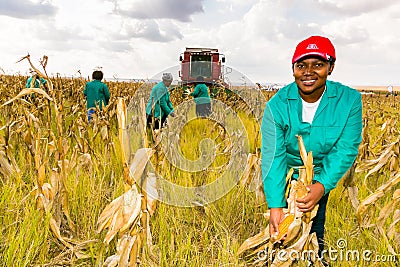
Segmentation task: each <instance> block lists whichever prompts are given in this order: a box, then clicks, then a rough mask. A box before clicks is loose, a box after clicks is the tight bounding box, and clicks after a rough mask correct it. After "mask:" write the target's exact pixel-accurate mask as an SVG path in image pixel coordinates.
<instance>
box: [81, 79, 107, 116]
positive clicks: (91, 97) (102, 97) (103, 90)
mask: <svg viewBox="0 0 400 267" xmlns="http://www.w3.org/2000/svg"><path fill="white" fill-rule="evenodd" d="M83 94H84V95H85V96H86V108H87V109H90V108H94V107H96V105H98V106H99V108H100V109H102V108H103V106H104V105H107V104H108V101H109V100H110V91H109V90H108V87H107V85H106V84H105V83H103V82H101V81H99V80H93V81H91V82H88V83H86V86H85V90H84V91H83Z"/></svg>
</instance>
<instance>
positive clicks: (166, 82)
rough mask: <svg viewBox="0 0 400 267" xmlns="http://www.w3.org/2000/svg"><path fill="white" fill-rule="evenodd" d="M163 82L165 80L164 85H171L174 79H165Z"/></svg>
mask: <svg viewBox="0 0 400 267" xmlns="http://www.w3.org/2000/svg"><path fill="white" fill-rule="evenodd" d="M163 82H164V85H165V86H167V87H168V86H170V85H171V83H172V81H169V80H164V81H163Z"/></svg>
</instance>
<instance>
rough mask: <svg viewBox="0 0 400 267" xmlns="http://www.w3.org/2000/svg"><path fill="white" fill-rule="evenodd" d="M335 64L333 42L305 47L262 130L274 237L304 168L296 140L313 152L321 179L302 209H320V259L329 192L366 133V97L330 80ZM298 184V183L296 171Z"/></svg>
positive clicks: (315, 39) (316, 226) (312, 41)
mask: <svg viewBox="0 0 400 267" xmlns="http://www.w3.org/2000/svg"><path fill="white" fill-rule="evenodd" d="M335 60H336V54H335V48H334V46H333V45H332V43H331V41H330V40H329V39H328V38H325V37H321V36H312V37H309V38H307V39H305V40H303V41H302V42H300V43H299V44H298V45H297V47H296V50H295V52H294V55H293V58H292V71H293V76H294V80H295V81H294V82H293V83H290V84H288V85H287V86H285V87H283V88H282V89H280V90H279V91H278V92H277V93H276V94H275V95H274V96H273V97H272V98H271V99H270V100H269V101H268V103H267V105H266V108H265V110H264V116H263V120H262V126H261V132H262V147H261V151H262V177H263V183H264V192H265V196H266V199H267V202H268V208H269V209H270V212H271V213H270V222H269V226H270V233H271V236H272V235H276V234H277V233H278V231H279V230H278V226H279V224H280V223H281V222H282V221H283V219H284V213H283V208H285V207H286V206H287V201H286V199H285V186H286V181H285V178H286V175H287V173H288V171H289V169H290V168H292V167H294V168H295V167H298V166H302V165H303V162H302V160H301V157H300V152H299V147H298V140H297V137H296V135H301V136H302V138H303V140H304V144H305V148H306V150H307V151H312V155H313V163H314V165H315V167H314V172H315V175H314V180H313V183H312V184H311V185H309V186H308V189H309V193H308V195H307V196H306V197H304V198H301V199H298V200H297V208H298V209H299V210H300V211H301V212H309V211H311V210H312V209H313V208H314V206H315V205H316V204H318V205H319V208H318V212H317V215H316V217H315V218H314V220H313V224H312V228H311V232H315V233H316V235H317V238H318V243H319V255H320V256H321V253H322V251H323V249H324V224H325V212H326V204H327V202H328V196H329V192H330V191H331V190H332V189H334V188H335V187H336V185H337V183H338V181H339V180H340V178H341V177H342V176H343V175H344V174H345V173H346V171H347V170H348V169H349V168H350V167H351V165H352V164H353V162H354V160H355V159H356V156H357V154H358V146H359V144H360V142H361V132H362V102H361V95H360V93H359V92H357V91H356V90H354V89H352V88H350V87H347V86H345V85H342V84H340V83H338V82H333V81H328V80H327V78H328V75H330V74H331V73H332V71H333V69H334V66H335ZM295 170H296V169H295ZM293 178H294V179H296V178H298V173H297V172H296V171H295V174H294V175H293ZM322 255H323V254H322Z"/></svg>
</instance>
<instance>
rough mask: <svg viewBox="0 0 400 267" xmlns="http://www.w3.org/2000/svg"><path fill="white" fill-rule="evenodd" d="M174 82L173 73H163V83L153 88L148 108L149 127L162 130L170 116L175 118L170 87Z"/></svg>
mask: <svg viewBox="0 0 400 267" xmlns="http://www.w3.org/2000/svg"><path fill="white" fill-rule="evenodd" d="M172 80H173V77H172V74H171V73H163V75H162V81H161V82H159V83H157V84H156V85H154V86H153V88H152V89H151V93H150V98H149V101H148V102H147V106H146V116H147V125H148V126H149V127H153V128H155V129H160V128H161V127H162V126H163V125H164V123H165V120H166V119H167V117H168V115H171V116H174V114H173V112H174V107H173V105H172V102H171V98H170V94H169V91H168V87H169V86H170V85H171V83H172Z"/></svg>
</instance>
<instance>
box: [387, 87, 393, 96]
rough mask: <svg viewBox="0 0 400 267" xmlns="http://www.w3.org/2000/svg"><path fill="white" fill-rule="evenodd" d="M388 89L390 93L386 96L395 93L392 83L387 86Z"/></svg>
mask: <svg viewBox="0 0 400 267" xmlns="http://www.w3.org/2000/svg"><path fill="white" fill-rule="evenodd" d="M387 90H388V93H387V94H386V96H388V95H392V94H393V87H392V86H391V85H389V86H388V87H387Z"/></svg>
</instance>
